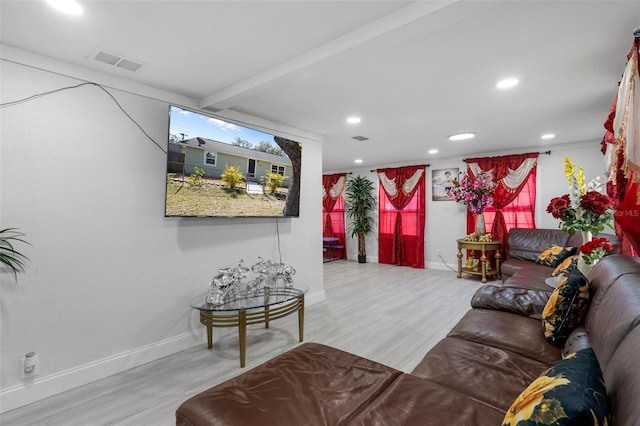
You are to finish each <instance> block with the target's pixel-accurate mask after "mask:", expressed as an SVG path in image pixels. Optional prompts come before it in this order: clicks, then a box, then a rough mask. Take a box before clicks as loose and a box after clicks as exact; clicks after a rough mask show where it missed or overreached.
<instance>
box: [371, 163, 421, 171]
mask: <svg viewBox="0 0 640 426" xmlns="http://www.w3.org/2000/svg"><path fill="white" fill-rule="evenodd" d="M424 166H425V167H431V164H425V165H424ZM405 167H411V166H405ZM382 168H383V169H393V167H382ZM369 171H370V172H371V173H376V172H377V171H378V170H376V169H373V170H369Z"/></svg>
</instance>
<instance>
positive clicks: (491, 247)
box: [456, 239, 501, 283]
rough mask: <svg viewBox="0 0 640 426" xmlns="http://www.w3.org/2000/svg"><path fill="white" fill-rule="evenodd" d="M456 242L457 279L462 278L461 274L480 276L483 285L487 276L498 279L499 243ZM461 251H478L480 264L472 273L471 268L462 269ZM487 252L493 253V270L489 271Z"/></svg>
mask: <svg viewBox="0 0 640 426" xmlns="http://www.w3.org/2000/svg"><path fill="white" fill-rule="evenodd" d="M456 242H457V243H458V278H461V277H462V273H463V272H464V273H465V274H471V275H480V276H481V277H482V282H483V283H486V282H487V276H491V275H494V276H495V277H496V278H498V279H499V278H500V245H501V242H500V241H467V240H465V239H460V240H456ZM463 249H467V250H475V251H480V253H481V255H480V264H479V265H478V270H477V271H474V270H473V268H467V267H464V268H463V267H462V250H463ZM487 251H494V252H495V259H496V267H495V269H490V265H489V262H488V259H487Z"/></svg>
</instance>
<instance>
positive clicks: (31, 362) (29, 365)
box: [20, 352, 40, 380]
mask: <svg viewBox="0 0 640 426" xmlns="http://www.w3.org/2000/svg"><path fill="white" fill-rule="evenodd" d="M39 364H40V356H39V355H35V354H33V355H32V353H31V352H30V353H28V354H27V356H25V357H24V358H22V369H21V370H20V371H21V373H20V376H21V378H22V379H23V380H24V379H29V378H31V377H35V376H37V375H38V368H39Z"/></svg>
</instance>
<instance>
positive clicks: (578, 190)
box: [547, 157, 618, 235]
mask: <svg viewBox="0 0 640 426" xmlns="http://www.w3.org/2000/svg"><path fill="white" fill-rule="evenodd" d="M564 162H565V177H566V178H567V181H568V182H569V193H568V194H564V195H563V196H561V197H555V198H552V199H551V201H550V202H549V205H548V206H547V213H551V215H552V216H553V217H554V218H556V219H560V227H561V228H562V230H563V231H566V232H568V233H569V234H571V235H573V234H575V232H576V231H587V232H591V233H592V234H598V233H599V232H602V231H603V230H604V227H605V225H606V226H609V227H611V221H612V220H613V210H614V209H616V208H617V207H618V203H617V200H615V199H614V198H611V197H608V196H607V195H604V194H601V193H600V192H598V189H600V188H601V187H602V184H601V183H600V182H599V180H598V178H596V179H593V180H592V181H591V182H589V183H588V184H587V185H585V183H584V174H583V172H582V166H578V165H576V164H571V161H570V160H569V157H566V158H565V159H564ZM574 168H578V172H575V173H574Z"/></svg>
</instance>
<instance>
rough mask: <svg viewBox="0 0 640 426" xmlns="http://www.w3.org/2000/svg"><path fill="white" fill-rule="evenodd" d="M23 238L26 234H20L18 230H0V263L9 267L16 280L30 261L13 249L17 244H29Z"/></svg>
mask: <svg viewBox="0 0 640 426" xmlns="http://www.w3.org/2000/svg"><path fill="white" fill-rule="evenodd" d="M21 237H24V234H23V233H22V232H18V230H17V229H16V228H5V229H2V230H0V263H2V264H3V265H4V266H7V267H8V268H9V269H10V270H11V272H13V275H14V276H15V277H16V279H17V278H18V272H24V267H25V264H26V262H27V261H28V260H29V259H28V258H27V256H25V255H24V254H22V253H20V252H19V251H17V250H16V249H15V248H14V247H13V243H15V242H21V243H25V244H29V243H27V242H26V241H25V240H23V239H22V238H21Z"/></svg>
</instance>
